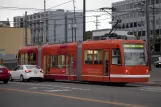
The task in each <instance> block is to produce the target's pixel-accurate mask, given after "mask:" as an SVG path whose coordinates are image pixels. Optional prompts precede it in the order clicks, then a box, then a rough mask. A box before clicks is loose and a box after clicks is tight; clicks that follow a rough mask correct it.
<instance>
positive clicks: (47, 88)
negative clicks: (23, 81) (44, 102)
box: [28, 87, 53, 89]
mask: <svg viewBox="0 0 161 107" xmlns="http://www.w3.org/2000/svg"><path fill="white" fill-rule="evenodd" d="M40 88H45V89H53V88H50V87H31V88H28V89H40Z"/></svg>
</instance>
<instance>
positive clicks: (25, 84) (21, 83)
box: [15, 82, 90, 91]
mask: <svg viewBox="0 0 161 107" xmlns="http://www.w3.org/2000/svg"><path fill="white" fill-rule="evenodd" d="M15 83H17V82H15ZM17 84H23V85H26V84H28V85H34V86H47V87H58V88H66V89H73V90H82V91H90V89H84V88H72V87H63V86H55V85H45V84H35V83H17Z"/></svg>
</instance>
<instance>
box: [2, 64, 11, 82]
mask: <svg viewBox="0 0 161 107" xmlns="http://www.w3.org/2000/svg"><path fill="white" fill-rule="evenodd" d="M9 78H10V70H9V69H8V68H6V67H5V66H3V65H0V81H3V83H4V84H7V83H8V81H9Z"/></svg>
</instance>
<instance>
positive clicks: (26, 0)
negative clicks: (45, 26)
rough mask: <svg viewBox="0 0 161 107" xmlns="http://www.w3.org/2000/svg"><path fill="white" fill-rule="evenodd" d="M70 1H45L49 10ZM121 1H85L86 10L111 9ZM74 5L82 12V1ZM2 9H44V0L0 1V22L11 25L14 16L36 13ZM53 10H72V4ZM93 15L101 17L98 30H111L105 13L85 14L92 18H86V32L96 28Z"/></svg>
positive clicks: (28, 10)
mask: <svg viewBox="0 0 161 107" xmlns="http://www.w3.org/2000/svg"><path fill="white" fill-rule="evenodd" d="M68 1H71V0H46V8H47V9H48V8H51V7H54V6H57V5H59V4H62V3H65V2H68ZM118 1H121V0H86V10H95V9H99V8H101V7H111V3H113V2H118ZM75 5H76V11H77V10H83V0H75ZM1 6H3V7H19V8H38V9H43V8H44V0H0V21H6V20H7V18H9V20H10V21H11V24H13V17H15V16H23V15H24V13H25V11H27V12H28V14H32V13H36V12H38V11H35V10H31V9H26V10H13V9H6V8H3V9H2V8H1ZM53 9H64V10H73V2H69V3H67V4H64V5H61V6H58V7H55V8H53ZM95 15H101V16H100V17H99V18H98V20H99V22H100V23H99V26H98V29H107V28H111V24H109V22H110V21H111V16H110V15H108V14H106V13H105V12H86V16H92V17H87V19H86V22H87V23H86V30H96V26H95V23H94V22H91V21H96V17H94V16H95Z"/></svg>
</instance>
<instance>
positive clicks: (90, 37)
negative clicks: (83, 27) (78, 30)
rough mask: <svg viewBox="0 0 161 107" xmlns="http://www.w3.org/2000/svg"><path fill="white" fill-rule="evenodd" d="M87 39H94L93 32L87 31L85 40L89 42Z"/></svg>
mask: <svg viewBox="0 0 161 107" xmlns="http://www.w3.org/2000/svg"><path fill="white" fill-rule="evenodd" d="M87 39H92V31H87V32H86V33H85V40H87Z"/></svg>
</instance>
